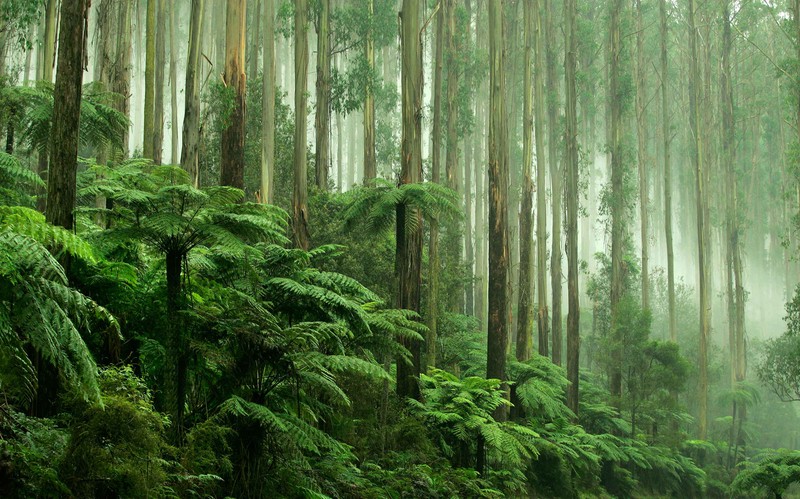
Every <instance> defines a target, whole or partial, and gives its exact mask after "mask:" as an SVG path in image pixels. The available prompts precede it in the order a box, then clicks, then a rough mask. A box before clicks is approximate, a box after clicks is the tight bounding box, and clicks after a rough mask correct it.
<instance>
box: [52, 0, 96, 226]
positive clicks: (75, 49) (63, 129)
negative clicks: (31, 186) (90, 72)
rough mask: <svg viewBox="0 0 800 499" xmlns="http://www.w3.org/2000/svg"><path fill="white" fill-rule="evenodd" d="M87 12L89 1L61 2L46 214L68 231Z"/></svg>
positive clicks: (72, 208)
mask: <svg viewBox="0 0 800 499" xmlns="http://www.w3.org/2000/svg"><path fill="white" fill-rule="evenodd" d="M88 11H89V4H88V2H87V0H70V1H64V2H62V5H61V23H60V29H59V36H58V68H57V70H56V86H55V90H54V92H53V124H52V127H51V129H50V175H49V176H48V181H47V209H46V211H45V217H46V219H47V221H48V222H49V223H51V224H53V225H59V226H61V227H64V228H65V229H67V230H72V228H73V226H74V218H73V215H72V211H73V210H74V209H75V190H76V185H75V181H76V175H77V170H78V130H79V123H80V115H81V84H82V82H83V69H84V68H83V62H84V55H85V53H84V49H85V47H86V39H87V37H88V33H87V32H86V27H87V25H88V23H87V19H88V15H89V12H88Z"/></svg>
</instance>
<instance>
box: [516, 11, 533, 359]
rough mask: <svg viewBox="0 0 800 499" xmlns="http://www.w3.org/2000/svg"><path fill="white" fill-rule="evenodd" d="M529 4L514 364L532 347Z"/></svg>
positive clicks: (525, 14) (531, 143) (524, 356)
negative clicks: (515, 357) (515, 358)
mask: <svg viewBox="0 0 800 499" xmlns="http://www.w3.org/2000/svg"><path fill="white" fill-rule="evenodd" d="M533 8H534V5H533V3H532V2H525V4H524V6H523V9H524V18H525V63H524V76H523V83H522V93H523V113H522V128H523V131H522V168H523V179H524V180H523V188H522V203H521V205H520V214H519V244H520V248H519V264H520V269H519V292H518V298H519V301H518V302H517V352H516V353H517V360H520V361H523V362H524V361H526V360H528V359H530V357H531V344H532V343H533V341H532V340H533V338H532V332H533V323H532V318H533V313H532V312H533V311H532V309H531V306H532V301H533V300H532V298H531V295H532V294H533V289H532V284H533V276H532V267H533V252H532V250H531V246H532V244H533V178H532V176H531V168H532V166H533V84H532V78H533V74H532V66H533V37H534V19H533Z"/></svg>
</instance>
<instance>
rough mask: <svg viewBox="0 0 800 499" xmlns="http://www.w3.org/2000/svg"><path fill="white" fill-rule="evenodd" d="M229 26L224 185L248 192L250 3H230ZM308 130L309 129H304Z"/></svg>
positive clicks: (242, 0)
mask: <svg viewBox="0 0 800 499" xmlns="http://www.w3.org/2000/svg"><path fill="white" fill-rule="evenodd" d="M226 12H227V18H226V23H225V76H224V81H225V85H226V86H227V87H228V88H229V89H232V90H233V93H234V96H233V98H234V102H233V111H232V113H231V116H230V120H229V125H228V127H227V128H226V129H225V130H224V131H223V132H222V148H221V149H222V159H221V162H220V184H222V185H229V186H231V187H236V188H237V189H244V135H245V130H244V126H245V112H246V110H245V102H246V101H245V96H246V93H247V78H246V76H245V74H244V69H245V65H244V64H245V63H244V60H245V33H246V24H247V23H246V19H247V0H228V8H227V10H226ZM304 130H305V129H304Z"/></svg>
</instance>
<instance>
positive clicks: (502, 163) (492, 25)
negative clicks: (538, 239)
mask: <svg viewBox="0 0 800 499" xmlns="http://www.w3.org/2000/svg"><path fill="white" fill-rule="evenodd" d="M503 4H504V1H503V0H495V1H493V2H490V3H489V89H490V98H489V100H490V111H489V113H490V121H489V321H488V332H487V343H488V353H487V362H486V376H487V377H488V378H494V379H499V380H501V381H503V382H504V381H505V380H506V345H507V342H508V315H507V312H508V291H509V290H508V285H507V284H508V265H509V255H508V162H507V160H508V154H507V152H506V151H507V148H508V144H507V123H506V113H505V102H504V93H505V88H504V87H505V82H504V78H505V65H504V61H503ZM506 417H507V414H506V410H505V407H504V406H501V407H500V408H499V409H497V410H496V411H495V419H497V420H499V421H503V420H505V419H506Z"/></svg>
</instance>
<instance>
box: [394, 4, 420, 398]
mask: <svg viewBox="0 0 800 499" xmlns="http://www.w3.org/2000/svg"><path fill="white" fill-rule="evenodd" d="M400 20H401V33H402V35H401V40H402V42H401V43H402V54H403V72H402V83H403V85H402V110H403V112H402V115H403V116H402V122H403V132H402V142H401V144H402V146H401V147H402V150H401V173H400V183H401V184H410V183H416V182H420V181H421V180H422V113H421V108H422V47H421V43H420V2H419V0H403V7H402V10H401V12H400ZM408 217H414V218H416V223H413V224H410V225H411V226H412V227H413V228H409V227H408V225H409V224H408V223H407V218H408ZM396 223H397V262H396V265H397V275H398V284H399V289H398V307H399V308H403V309H408V310H413V311H415V312H417V313H419V311H420V291H421V287H422V272H421V270H422V215H421V214H420V212H419V211H418V210H416V209H412V208H410V207H407V206H405V205H404V204H399V205H397V221H396ZM404 344H405V346H406V347H407V348H408V349H409V351H411V356H412V362H413V364H412V365H411V366H409V365H408V364H406V363H405V362H398V364H397V393H398V395H399V396H401V397H413V398H417V399H418V398H419V396H420V393H419V384H418V383H417V379H418V378H419V375H420V368H421V360H422V359H421V357H422V356H421V345H420V344H419V342H417V341H413V340H410V341H408V340H407V341H405V342H404Z"/></svg>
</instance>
